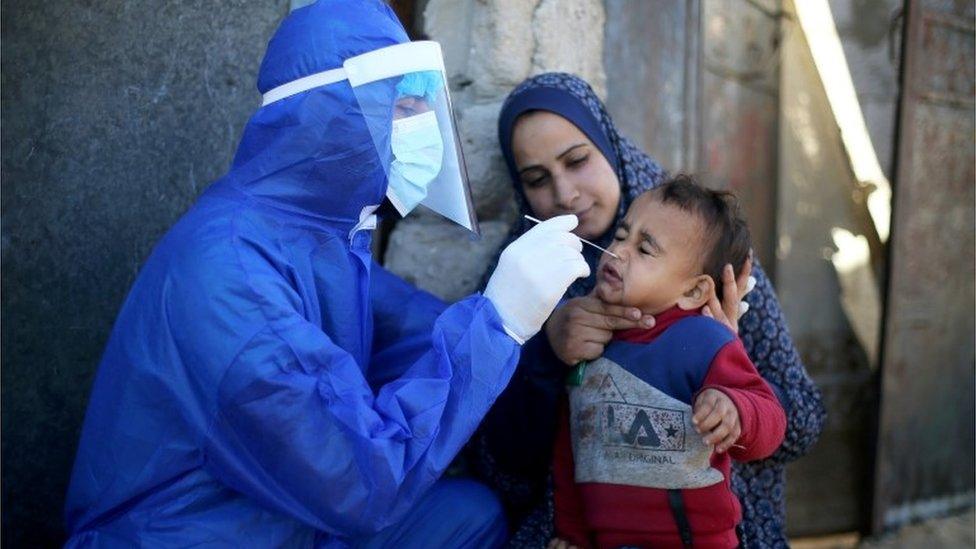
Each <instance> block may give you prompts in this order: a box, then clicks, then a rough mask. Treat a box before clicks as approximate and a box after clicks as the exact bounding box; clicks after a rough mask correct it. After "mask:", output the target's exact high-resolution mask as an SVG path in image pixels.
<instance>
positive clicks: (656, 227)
mask: <svg viewBox="0 0 976 549" xmlns="http://www.w3.org/2000/svg"><path fill="white" fill-rule="evenodd" d="M749 248H750V243H749V232H748V229H747V227H746V224H745V222H744V221H743V220H742V217H741V216H740V214H739V211H738V206H737V203H736V201H735V198H734V196H733V195H731V194H730V193H726V192H718V191H712V190H709V189H706V188H704V187H701V186H699V185H698V184H697V183H696V182H695V181H694V179H693V178H691V177H690V176H677V177H675V178H673V179H672V180H670V181H668V182H667V183H665V184H663V185H661V186H659V187H657V188H655V189H653V190H650V191H648V192H645V193H644V194H642V195H641V196H640V197H638V198H637V199H636V200H635V201H634V203H633V204H632V205H631V207H630V209H629V210H628V211H627V214H626V216H625V217H624V219H623V221H622V222H621V223H620V225H619V227H618V228H617V229H616V234H615V235H614V242H613V244H612V246H611V247H610V250H611V251H612V252H613V253H614V254H616V255H617V256H619V259H616V258H613V257H611V256H610V255H608V254H604V255H603V257H602V258H601V261H600V265H599V267H598V273H597V284H596V287H595V289H594V291H595V292H596V295H597V296H598V297H599V298H600V299H602V300H604V301H606V302H609V303H614V304H620V305H627V306H634V307H638V308H640V309H641V310H642V311H643V312H645V313H650V314H653V315H654V316H655V320H656V324H655V326H654V327H653V328H651V329H633V330H625V331H620V332H617V333H616V334H615V335H614V339H613V341H611V342H610V344H608V345H607V347H606V350H605V352H604V355H603V356H602V357H601V358H599V359H597V360H596V361H594V362H591V363H589V364H583V365H581V366H579V367H577V369H576V370H575V371H574V372H573V374H571V375H570V379H569V382H568V383H569V405H568V407H566V408H565V409H564V411H563V416H562V418H561V420H560V421H561V425H560V428H559V434H558V435H557V440H556V448H555V454H554V458H553V475H554V489H555V525H556V536H557V538H556V539H554V540H553V541H552V543H550V547H559V546H564V545H568V546H573V545H575V546H579V547H621V546H638V547H689V546H691V545H692V544H694V547H716V548H718V547H722V548H724V547H736V546H737V545H738V540H737V538H736V533H735V526H736V524H737V523H738V522H739V520H740V518H741V508H740V507H739V502H738V500H737V499H736V497H735V495H734V494H733V493H732V490H731V488H730V484H729V469H730V467H731V460H732V459H735V460H738V461H751V460H755V459H761V458H763V457H766V456H768V455H770V454H772V453H773V452H774V451H775V450H776V448H778V447H779V445H780V444H781V443H782V441H783V434H784V431H785V428H786V416H785V414H784V412H783V408H782V406H781V405H780V403H779V402H778V401H777V399H776V397H775V396H774V393H773V392H772V390H771V389H770V388H769V386H768V385H767V384H766V382H765V381H763V379H762V378H761V377H760V376H759V374H758V373H757V372H756V368H755V366H754V365H753V364H752V362H751V361H750V359H749V357H748V356H747V355H746V351H745V348H744V347H743V346H742V342H741V341H740V340H739V339H738V337H737V336H736V335H735V334H734V333H732V332H731V331H730V330H729V329H728V328H727V327H726V326H725V325H723V324H721V323H719V322H718V321H716V320H713V319H711V318H708V317H706V316H703V315H702V313H701V310H702V307H703V306H704V305H706V304H707V303H708V300H709V298H710V297H711V296H712V295H713V292H715V285H716V282H715V281H720V280H722V276H721V274H722V270H723V269H724V268H725V266H726V264H731V265H732V266H733V268H734V269H735V271H737V272H738V271H740V270H741V269H742V266H743V264H744V263H745V261H746V259H747V257H748V254H749Z"/></svg>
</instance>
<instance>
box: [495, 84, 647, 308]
mask: <svg viewBox="0 0 976 549" xmlns="http://www.w3.org/2000/svg"><path fill="white" fill-rule="evenodd" d="M536 110H544V111H549V112H552V113H554V114H558V115H559V116H562V117H563V118H565V119H567V120H569V121H570V122H572V123H573V124H574V125H575V126H576V127H577V128H579V129H580V131H582V132H583V133H584V134H585V135H586V136H587V137H588V138H589V139H590V141H592V142H593V144H594V145H596V147H597V148H598V149H599V150H600V151H601V152H602V153H603V156H605V157H606V158H607V161H608V162H609V163H610V165H611V166H612V167H613V169H614V171H615V172H616V174H617V179H618V180H619V181H620V207H619V208H618V210H617V216H616V218H614V222H613V224H611V226H610V228H609V229H608V230H607V232H606V233H604V234H603V235H602V236H600V238H598V239H597V240H596V242H597V244H599V245H601V246H603V247H607V246H608V245H609V244H610V241H611V240H612V238H613V232H614V227H615V225H616V224H617V221H619V220H620V219H621V218H623V216H624V214H625V213H626V212H627V208H629V207H630V204H631V202H633V201H634V199H635V198H637V196H639V195H640V194H641V193H642V192H644V191H646V190H648V189H651V188H654V187H656V186H657V185H658V184H660V183H661V182H662V181H664V178H665V176H666V173H665V171H664V169H663V168H661V166H660V165H658V163H657V162H655V161H654V160H652V159H651V157H649V156H647V155H646V154H644V153H643V152H642V151H641V150H640V149H638V148H637V147H636V146H634V145H633V144H632V143H631V142H630V141H629V140H628V139H627V138H625V137H623V136H621V135H620V134H619V133H617V128H616V127H615V126H614V125H613V120H611V119H610V114H609V113H608V112H607V109H606V107H605V106H604V105H603V102H602V101H600V98H599V97H597V95H596V93H595V92H594V91H593V88H591V87H590V85H589V84H587V83H586V81H584V80H583V79H582V78H580V77H578V76H574V75H572V74H567V73H562V72H550V73H545V74H540V75H538V76H533V77H531V78H529V79H527V80H525V81H524V82H522V83H521V84H519V85H518V86H517V87H516V88H515V89H514V90H512V93H510V94H508V97H507V98H506V99H505V103H504V104H503V105H502V111H501V114H500V116H499V118H498V142H499V145H500V146H501V149H502V154H503V155H504V156H505V163H506V164H507V166H508V173H509V176H510V177H511V180H512V185H514V186H515V199H516V201H517V203H518V207H519V218H518V220H517V221H516V223H515V226H514V227H513V228H512V232H511V233H510V234H509V238H508V240H507V241H506V245H508V243H509V242H511V241H512V240H515V239H516V238H518V237H519V236H521V235H522V234H523V233H524V232H525V231H527V230H529V229H530V228H532V226H533V225H534V223H532V222H531V221H529V220H527V219H525V218H524V217H522V216H523V215H525V214H528V215H532V216H535V212H533V211H532V208H531V206H529V203H528V201H527V200H526V198H525V193H524V192H523V191H522V184H521V182H520V181H519V177H518V170H517V169H516V167H515V160H514V156H513V154H512V129H513V128H514V127H515V122H516V120H517V119H518V117H519V116H521V115H522V114H525V113H527V112H529V111H536ZM503 248H504V246H503V247H502V249H503ZM499 253H500V252H499ZM600 255H601V252H600V251H599V250H596V249H594V248H592V247H590V246H584V247H583V257H584V258H586V262H587V263H588V264H589V265H590V271H591V273H590V276H589V277H588V278H585V279H580V280H577V281H576V282H574V283H573V285H572V286H570V287H569V290H568V291H567V292H566V297H579V296H582V295H586V294H588V293H589V292H590V290H592V289H593V286H594V285H595V283H596V265H597V262H598V261H599V259H600ZM497 261H498V258H497V256H496V258H495V262H497ZM493 270H494V265H493V266H492V269H490V270H489V271H488V273H489V274H490V273H491V271H493Z"/></svg>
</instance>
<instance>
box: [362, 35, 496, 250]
mask: <svg viewBox="0 0 976 549" xmlns="http://www.w3.org/2000/svg"><path fill="white" fill-rule="evenodd" d="M343 68H344V69H345V71H346V75H347V77H348V78H349V83H350V85H351V86H352V90H353V94H354V95H355V96H356V100H357V101H358V102H359V107H360V110H361V111H362V113H363V116H364V117H365V119H366V125H367V127H368V128H369V132H370V135H371V136H372V137H373V142H374V144H375V145H376V150H377V152H378V153H379V155H380V158H381V159H382V160H383V161H384V162H383V165H384V166H386V169H387V181H388V182H389V183H388V187H387V193H386V196H387V198H388V199H389V200H390V202H391V203H392V204H393V206H394V207H395V208H396V209H397V211H398V212H399V213H400V215H407V214H408V213H409V212H411V211H412V210H413V209H414V208H415V207H416V206H417V205H419V204H423V205H424V206H425V207H427V208H430V209H431V210H433V211H435V212H437V213H439V214H440V215H442V216H444V217H446V218H448V219H450V220H451V221H454V222H455V223H457V224H459V225H461V226H462V227H465V228H467V229H468V230H470V231H472V232H474V233H475V234H478V222H477V218H476V215H475V211H474V205H473V203H472V201H471V188H470V185H469V183H468V176H467V171H466V169H465V165H464V156H463V153H462V152H461V144H460V139H459V137H458V133H457V127H456V123H455V120H454V113H453V110H452V108H451V97H450V92H449V90H448V87H447V78H446V76H445V73H444V61H443V58H442V57H441V49H440V45H438V44H437V43H436V42H428V41H424V42H409V43H405V44H399V45H396V46H390V47H387V48H383V49H380V50H375V51H372V52H369V53H365V54H363V55H359V56H356V57H353V58H351V59H348V60H346V62H345V63H343Z"/></svg>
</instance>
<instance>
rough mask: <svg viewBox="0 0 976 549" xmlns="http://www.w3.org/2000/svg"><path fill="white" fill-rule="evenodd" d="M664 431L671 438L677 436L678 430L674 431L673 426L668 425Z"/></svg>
mask: <svg viewBox="0 0 976 549" xmlns="http://www.w3.org/2000/svg"><path fill="white" fill-rule="evenodd" d="M665 431H666V432H667V433H668V436H669V437H672V438H674V436H675V435H677V434H678V430H677V429H675V427H674V425H668V428H667V429H665Z"/></svg>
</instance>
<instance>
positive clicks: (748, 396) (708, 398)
mask: <svg viewBox="0 0 976 549" xmlns="http://www.w3.org/2000/svg"><path fill="white" fill-rule="evenodd" d="M709 389H714V390H716V391H720V392H721V394H722V395H724V396H725V397H728V399H729V400H731V403H732V404H733V405H734V408H729V407H728V406H727V402H726V403H723V400H724V399H723V398H720V397H719V398H716V396H717V395H715V393H714V392H713V391H709ZM694 402H695V419H696V420H697V421H698V423H697V425H699V426H700V427H703V432H709V431H710V432H713V433H715V432H718V434H719V435H721V434H722V433H724V432H725V431H734V430H735V429H739V430H740V431H741V433H740V434H739V436H738V438H737V440H734V441H732V442H734V444H732V445H731V446H729V447H728V451H729V455H730V456H731V457H732V459H734V460H736V461H753V460H757V459H762V458H765V457H767V456H769V455H770V454H772V453H773V452H775V451H776V449H777V448H778V447H779V445H780V444H781V443H782V442H783V436H784V433H785V431H786V414H785V412H784V411H783V407H782V406H781V405H780V403H779V400H778V399H777V398H776V396H775V394H773V391H772V389H770V387H769V385H768V384H767V383H766V381H765V380H763V378H762V377H760V376H759V373H758V372H757V371H756V367H755V366H753V364H752V361H750V360H749V356H748V355H747V354H746V351H745V348H743V346H742V342H741V341H740V340H739V339H738V338H736V339H734V340H733V341H731V342H729V343H728V344H726V345H725V346H724V347H722V349H721V350H719V352H718V354H716V355H715V358H714V359H713V360H712V364H711V367H710V368H709V370H708V374H706V376H705V380H704V383H703V385H702V388H701V390H700V391H699V392H698V394H697V395H695V400H694ZM708 436H711V435H708ZM713 438H714V437H713ZM727 446H728V445H727Z"/></svg>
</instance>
